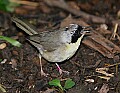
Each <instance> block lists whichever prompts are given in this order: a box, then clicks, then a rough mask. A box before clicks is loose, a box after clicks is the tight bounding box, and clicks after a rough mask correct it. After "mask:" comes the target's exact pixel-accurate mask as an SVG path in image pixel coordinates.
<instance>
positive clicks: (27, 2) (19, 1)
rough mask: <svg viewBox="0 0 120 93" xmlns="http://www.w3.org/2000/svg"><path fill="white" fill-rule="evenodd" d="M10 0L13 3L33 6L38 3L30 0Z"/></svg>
mask: <svg viewBox="0 0 120 93" xmlns="http://www.w3.org/2000/svg"><path fill="white" fill-rule="evenodd" d="M10 2H14V3H17V4H24V5H29V6H34V7H37V6H38V3H35V2H30V1H22V0H10Z"/></svg>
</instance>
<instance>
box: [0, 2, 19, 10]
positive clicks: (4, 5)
mask: <svg viewBox="0 0 120 93" xmlns="http://www.w3.org/2000/svg"><path fill="white" fill-rule="evenodd" d="M17 6H19V4H17V3H14V2H12V0H0V10H3V11H7V12H13V11H14V9H15V8H16V7H17Z"/></svg>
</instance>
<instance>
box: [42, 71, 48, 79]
mask: <svg viewBox="0 0 120 93" xmlns="http://www.w3.org/2000/svg"><path fill="white" fill-rule="evenodd" d="M48 75H49V74H47V73H45V72H44V71H43V70H41V76H45V77H47V76H48Z"/></svg>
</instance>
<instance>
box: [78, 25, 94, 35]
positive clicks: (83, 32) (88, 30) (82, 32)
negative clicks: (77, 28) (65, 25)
mask: <svg viewBox="0 0 120 93" xmlns="http://www.w3.org/2000/svg"><path fill="white" fill-rule="evenodd" d="M91 29H92V27H90V26H87V27H83V30H82V31H81V32H80V33H81V34H88V35H89V33H90V32H91Z"/></svg>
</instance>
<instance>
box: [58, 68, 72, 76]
mask: <svg viewBox="0 0 120 93" xmlns="http://www.w3.org/2000/svg"><path fill="white" fill-rule="evenodd" d="M59 73H60V75H62V74H63V73H65V74H67V75H69V74H70V72H69V71H65V70H62V69H59Z"/></svg>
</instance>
